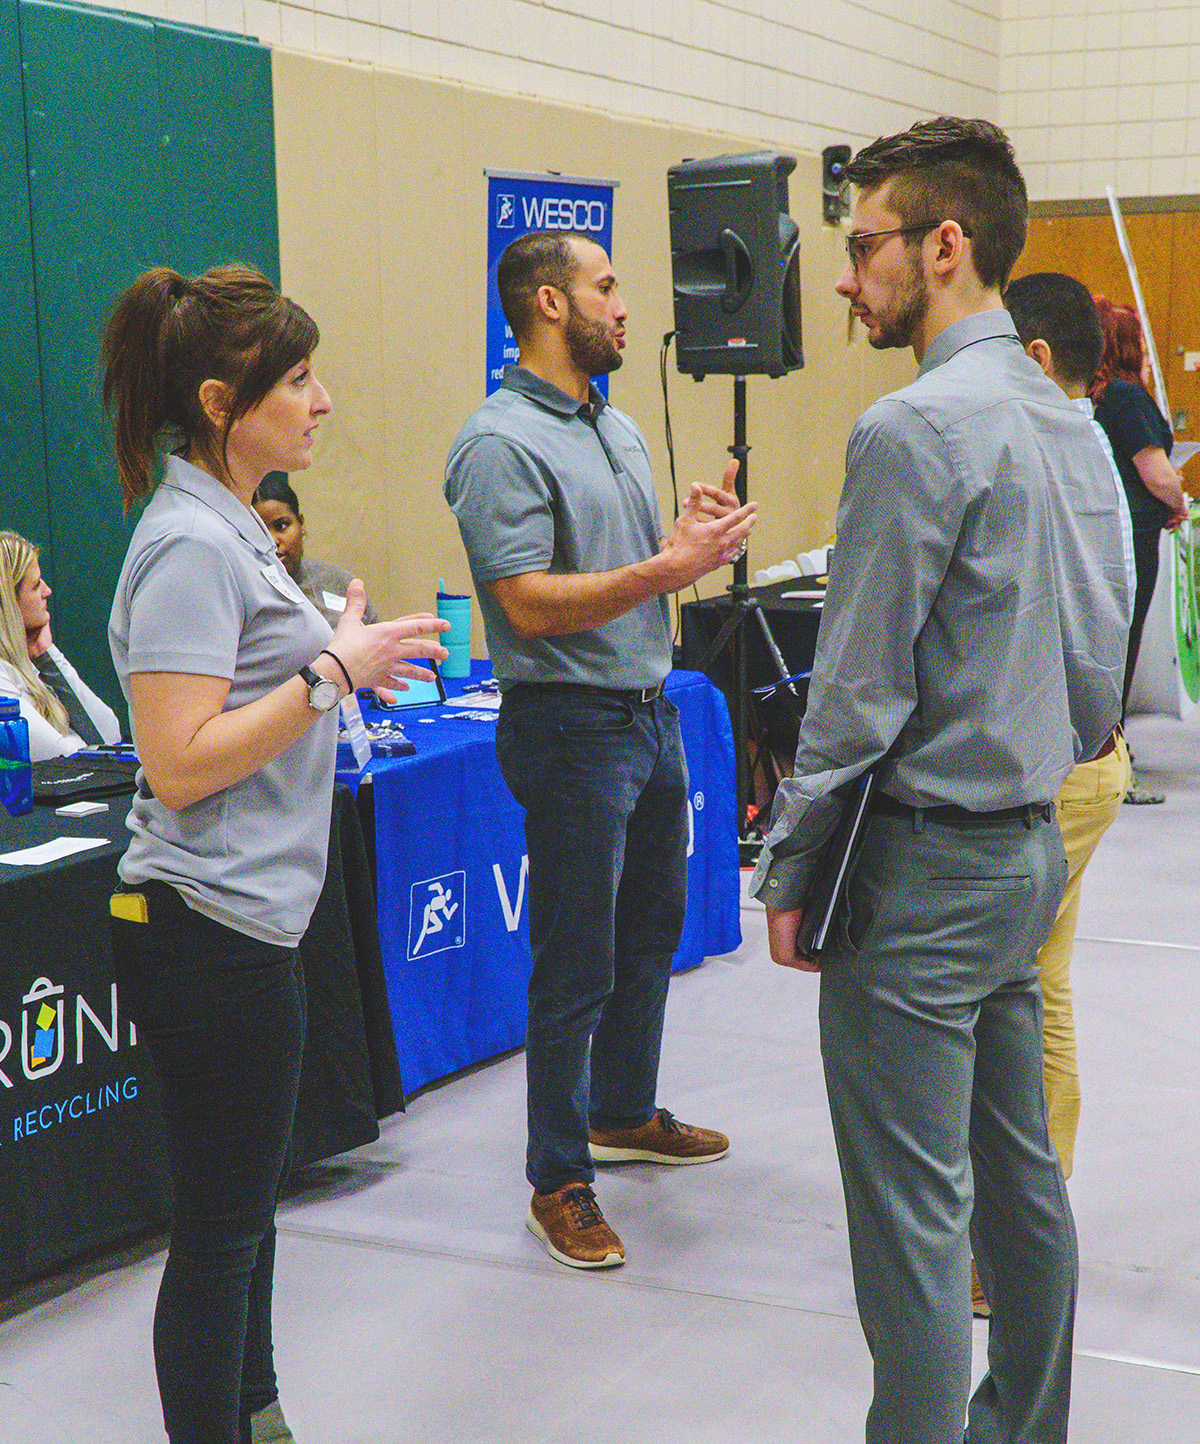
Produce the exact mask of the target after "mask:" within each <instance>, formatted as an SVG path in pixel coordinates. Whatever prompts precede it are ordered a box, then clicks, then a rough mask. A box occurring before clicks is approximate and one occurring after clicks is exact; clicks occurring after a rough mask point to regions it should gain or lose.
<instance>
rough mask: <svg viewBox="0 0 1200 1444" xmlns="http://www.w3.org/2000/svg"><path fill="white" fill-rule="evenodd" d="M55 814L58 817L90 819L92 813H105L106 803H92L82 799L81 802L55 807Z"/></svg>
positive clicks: (106, 809)
mask: <svg viewBox="0 0 1200 1444" xmlns="http://www.w3.org/2000/svg"><path fill="white" fill-rule="evenodd" d="M54 810H55V812H57V813H58V815H59V817H90V816H91V815H92V814H93V813H94V812H107V811H108V803H107V802H92V801H89V800H88V799H86V798H85V799H84V800H83V801H82V802H68V803H67V804H66V806H65V807H56V808H55V809H54Z"/></svg>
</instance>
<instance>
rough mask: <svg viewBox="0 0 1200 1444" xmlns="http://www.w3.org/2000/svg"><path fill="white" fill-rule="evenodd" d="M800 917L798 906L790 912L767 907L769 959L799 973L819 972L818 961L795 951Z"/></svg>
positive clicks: (819, 965)
mask: <svg viewBox="0 0 1200 1444" xmlns="http://www.w3.org/2000/svg"><path fill="white" fill-rule="evenodd" d="M802 917H803V913H802V912H801V910H800V909H799V908H795V909H793V910H792V911H790V912H779V911H778V910H777V909H775V908H770V907H769V908H768V909H767V939H768V941H769V943H770V945H771V959H772V961H773V962H776V963H778V964H779V966H780V967H781V968H795V969H796V970H797V971H798V972H801V973H819V972H820V971H821V964H820V963H819V962H817V961H816V960H815V959H813V958H806V957H803V956H801V954H800V953H798V952H797V951H796V937H797V934H798V933H799V931H800V921H801V918H802Z"/></svg>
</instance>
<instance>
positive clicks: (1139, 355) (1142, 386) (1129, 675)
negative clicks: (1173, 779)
mask: <svg viewBox="0 0 1200 1444" xmlns="http://www.w3.org/2000/svg"><path fill="white" fill-rule="evenodd" d="M1095 301H1096V310H1097V312H1098V313H1099V316H1100V324H1101V326H1102V327H1103V330H1104V355H1103V357H1102V358H1101V361H1100V369H1099V371H1097V373H1096V379H1095V381H1094V382H1093V383H1092V387H1091V391H1090V393H1089V394H1090V395H1091V397H1092V400H1093V401H1094V403H1095V407H1096V420H1097V421H1098V422H1099V423H1100V425H1101V426H1102V427H1103V428H1104V431H1105V433H1106V435H1107V436H1108V439H1109V442H1110V443H1111V444H1112V450H1113V457H1114V458H1115V460H1116V463H1117V470H1118V471H1119V472H1120V473H1121V481H1122V483H1123V484H1124V487H1125V495H1126V498H1127V499H1128V501H1129V514H1130V518H1131V520H1132V522H1133V557H1134V563H1135V565H1136V567H1137V593H1136V595H1135V597H1134V603H1133V619H1132V621H1131V622H1130V624H1129V652H1128V655H1127V657H1126V661H1125V689H1124V693H1123V698H1122V701H1123V705H1124V706H1125V707H1127V706H1128V705H1129V688H1130V686H1131V684H1132V682H1133V673H1134V669H1135V668H1136V667H1137V659H1138V649H1139V648H1140V646H1141V641H1142V628H1143V627H1144V626H1145V623H1146V613H1147V612H1148V611H1149V610H1150V599H1151V598H1152V597H1153V595H1154V584H1155V582H1156V581H1157V579H1158V546H1159V536H1160V534H1161V532H1162V531H1163V530H1164V528H1166V529H1168V530H1173V529H1174V528H1175V527H1177V526H1178V525H1179V524H1180V522H1182V521H1185V520H1186V519H1187V502H1186V501H1185V499H1184V495H1183V486H1182V478H1181V477H1180V474H1179V472H1177V471H1176V470H1175V468H1174V467H1173V466H1172V465H1171V463H1170V461H1169V459H1168V458H1169V456H1170V453H1171V444H1172V439H1173V438H1172V432H1171V427H1170V425H1169V424H1168V422H1167V421H1166V419H1165V418H1164V417H1163V414H1162V412H1161V411H1159V409H1158V405H1157V403H1156V402H1155V400H1154V398H1153V397H1152V396H1151V395H1150V393H1149V391H1148V390H1147V389H1146V383H1147V380H1148V378H1149V362H1148V360H1147V357H1146V353H1145V348H1144V346H1143V342H1142V323H1141V321H1140V320H1139V318H1138V314H1137V312H1136V311H1135V310H1134V308H1133V307H1132V306H1125V305H1116V304H1114V303H1113V302H1112V301H1110V300H1108V299H1107V297H1105V296H1097V297H1096V298H1095ZM1125 800H1126V801H1127V802H1161V801H1162V800H1163V795H1162V793H1160V792H1153V791H1151V790H1149V789H1147V788H1146V787H1145V786H1144V784H1143V783H1142V782H1141V780H1140V779H1139V778H1138V776H1137V774H1136V772H1135V774H1134V779H1133V782H1132V783H1131V784H1130V788H1129V791H1128V792H1127V793H1126V795H1125Z"/></svg>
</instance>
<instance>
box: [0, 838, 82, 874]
mask: <svg viewBox="0 0 1200 1444" xmlns="http://www.w3.org/2000/svg"><path fill="white" fill-rule="evenodd" d="M107 842H108V838H107V837H55V838H51V840H50V841H49V842H39V843H38V845H37V846H36V847H23V848H21V849H20V851H19V852H0V862H7V863H9V864H10V865H11V866H13V867H40V866H41V865H42V864H43V863H47V862H57V861H58V860H59V858H60V857H70V856H71V854H72V853H73V852H86V851H87V850H88V848H89V847H103V846H104V845H105V844H106V843H107Z"/></svg>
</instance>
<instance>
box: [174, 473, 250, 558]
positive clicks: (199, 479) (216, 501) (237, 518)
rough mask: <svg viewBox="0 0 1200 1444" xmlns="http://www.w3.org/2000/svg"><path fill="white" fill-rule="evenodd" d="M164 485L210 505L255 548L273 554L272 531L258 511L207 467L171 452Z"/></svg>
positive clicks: (211, 509)
mask: <svg viewBox="0 0 1200 1444" xmlns="http://www.w3.org/2000/svg"><path fill="white" fill-rule="evenodd" d="M162 485H163V486H170V487H173V488H174V489H175V490H176V491H182V492H185V493H186V494H187V495H188V496H190V497H192V498H193V499H194V500H195V501H198V502H199V503H200V504H201V505H202V506H206V507H208V509H209V510H210V511H215V512H216V513H217V515H218V516H219V517H221V519H222V520H223V521H226V522H228V523H229V525H230V526H231V527H233V529H234V531H236V532H237V534H238V535H239V536H240V537H242V538H243V540H245V541H247V542H249V543H250V545H251V546H252V547H253V548H254V550H255V551H257V552H261V553H262V554H263V555H264V556H270V557H274V555H275V543H274V542H273V541H272V540H271V534H270V532H269V531H268V530H267V529H266V527H265V526H264V525H263V524H262V519H261V518H260V517H259V515H258V513H257V512H256V511H254V510H253V509H252V508H250V507H245V506H243V505H242V504H241V502H240V501H238V499H237V497H236V496H234V494H233V493H232V492H231V491H230V490H229V488H228V487H227V486H222V485H221V483H220V482H219V481H218V480H217V479H216V477H215V476H210V475H209V474H208V472H207V471H202V470H201V469H200V467H198V466H193V465H192V463H191V462H190V461H185V460H184V459H183V457H182V456H168V457H167V461H166V468H165V470H164V474H163V479H162Z"/></svg>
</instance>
